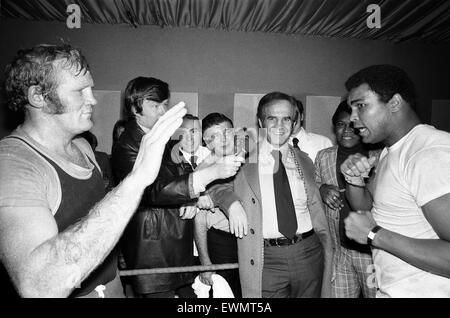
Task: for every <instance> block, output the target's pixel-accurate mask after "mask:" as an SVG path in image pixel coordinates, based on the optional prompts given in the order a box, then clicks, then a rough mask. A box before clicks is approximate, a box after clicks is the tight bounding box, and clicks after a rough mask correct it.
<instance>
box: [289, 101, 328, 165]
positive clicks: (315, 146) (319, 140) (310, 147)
mask: <svg viewBox="0 0 450 318" xmlns="http://www.w3.org/2000/svg"><path fill="white" fill-rule="evenodd" d="M295 101H296V105H297V108H298V119H297V121H296V122H295V126H294V128H293V130H292V135H291V138H290V139H289V144H291V145H294V143H297V144H298V147H299V148H300V149H301V150H302V151H303V152H306V153H307V154H308V156H309V157H310V158H311V160H312V161H313V162H314V161H315V160H316V155H317V153H318V152H319V151H320V150H322V149H325V148H329V147H331V146H333V143H332V142H331V140H330V139H329V138H328V137H325V136H322V135H319V134H313V133H311V132H307V131H306V130H305V129H304V128H303V127H302V125H303V120H304V118H305V117H304V114H305V112H304V109H303V104H302V102H301V101H299V100H298V99H296V100H295Z"/></svg>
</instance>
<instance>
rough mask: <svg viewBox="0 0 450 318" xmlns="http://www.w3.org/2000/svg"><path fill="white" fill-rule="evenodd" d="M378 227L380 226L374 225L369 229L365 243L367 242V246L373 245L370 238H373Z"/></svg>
mask: <svg viewBox="0 0 450 318" xmlns="http://www.w3.org/2000/svg"><path fill="white" fill-rule="evenodd" d="M380 229H381V226H379V225H376V226H374V227H373V229H371V230H370V232H369V234H367V244H369V246H373V245H372V240H373V239H374V238H375V234H377V232H378V231H379V230H380Z"/></svg>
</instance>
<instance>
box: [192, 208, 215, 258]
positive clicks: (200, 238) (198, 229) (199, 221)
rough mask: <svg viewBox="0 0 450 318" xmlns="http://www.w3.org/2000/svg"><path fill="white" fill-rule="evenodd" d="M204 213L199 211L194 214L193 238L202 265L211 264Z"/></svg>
mask: <svg viewBox="0 0 450 318" xmlns="http://www.w3.org/2000/svg"><path fill="white" fill-rule="evenodd" d="M205 213H211V212H204V211H202V212H200V213H199V214H197V215H196V216H195V227H194V240H195V245H196V246H197V250H198V257H199V258H200V263H201V264H202V265H211V264H212V262H211V259H210V258H209V253H208V229H207V228H206V220H205V218H206V216H205Z"/></svg>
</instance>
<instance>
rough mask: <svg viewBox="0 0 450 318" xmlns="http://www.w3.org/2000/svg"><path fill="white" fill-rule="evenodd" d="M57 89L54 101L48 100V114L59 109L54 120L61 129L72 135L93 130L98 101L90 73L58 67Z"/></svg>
mask: <svg viewBox="0 0 450 318" xmlns="http://www.w3.org/2000/svg"><path fill="white" fill-rule="evenodd" d="M56 68H57V73H56V81H57V83H58V86H57V87H56V91H55V95H56V98H52V99H54V101H51V100H47V103H48V104H47V107H46V111H47V112H53V113H54V110H55V109H57V110H58V113H57V114H54V115H52V116H54V117H53V118H54V119H55V120H56V122H58V123H59V125H60V127H62V128H63V129H64V130H66V131H68V132H70V133H71V134H75V135H77V134H79V133H82V132H84V131H87V130H89V129H91V128H92V126H93V122H92V120H91V118H92V112H93V107H94V106H95V105H96V104H97V100H96V99H95V98H94V95H93V94H92V87H93V86H94V81H93V79H92V76H91V74H90V72H89V71H87V72H84V71H82V72H80V73H79V72H78V71H77V70H76V69H75V68H71V69H64V68H61V67H60V66H56Z"/></svg>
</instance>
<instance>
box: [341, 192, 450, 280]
mask: <svg viewBox="0 0 450 318" xmlns="http://www.w3.org/2000/svg"><path fill="white" fill-rule="evenodd" d="M449 207H450V194H446V195H444V196H442V197H439V198H437V199H435V200H432V201H430V202H428V203H427V204H425V205H424V206H423V207H422V211H423V212H424V215H425V217H426V218H427V220H428V222H429V223H430V224H431V226H432V227H433V229H434V230H435V231H436V233H437V235H438V236H439V239H415V238H410V237H406V236H404V235H401V234H398V233H395V232H392V231H389V230H387V229H383V228H382V229H381V230H379V231H378V232H377V234H376V235H375V238H374V239H373V241H372V245H373V246H374V247H376V248H378V249H382V250H385V251H386V252H389V253H391V254H392V255H395V256H397V257H398V258H401V259H402V260H404V261H405V262H406V263H409V264H411V265H413V266H416V267H418V268H421V269H423V270H425V271H428V272H431V273H433V274H436V275H441V276H445V277H449V278H450V218H449V210H448V209H449ZM375 225H376V223H375V220H374V219H373V217H372V215H371V213H370V212H368V211H359V212H358V213H355V212H351V213H350V215H349V216H348V217H347V218H346V219H345V229H346V234H347V236H348V237H349V238H351V239H353V240H355V241H357V242H358V243H361V244H366V243H367V235H368V234H369V231H370V230H371V229H372V228H373V227H374V226H375Z"/></svg>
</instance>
